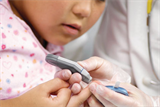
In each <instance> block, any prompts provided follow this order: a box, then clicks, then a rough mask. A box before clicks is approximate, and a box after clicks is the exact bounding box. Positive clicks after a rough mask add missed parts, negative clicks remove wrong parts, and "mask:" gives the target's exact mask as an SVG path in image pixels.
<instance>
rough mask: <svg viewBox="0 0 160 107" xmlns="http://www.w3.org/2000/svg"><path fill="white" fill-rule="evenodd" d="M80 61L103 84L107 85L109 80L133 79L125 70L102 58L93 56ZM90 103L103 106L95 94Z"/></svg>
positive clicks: (127, 80)
mask: <svg viewBox="0 0 160 107" xmlns="http://www.w3.org/2000/svg"><path fill="white" fill-rule="evenodd" d="M78 63H79V64H80V65H81V66H82V67H83V68H84V69H86V70H87V71H88V72H89V73H90V75H91V76H92V78H93V81H95V80H96V81H97V80H98V81H99V82H100V83H102V84H103V85H106V84H107V83H108V81H119V82H128V83H130V81H131V77H130V76H129V75H128V74H127V73H126V72H125V71H123V70H122V69H120V68H119V67H117V66H115V65H113V64H112V63H110V62H108V61H106V60H104V59H102V58H99V57H91V58H89V59H87V60H84V61H80V62H78ZM88 103H89V105H90V106H91V105H93V106H98V107H99V106H102V105H101V103H100V102H99V101H98V100H97V98H95V96H93V95H92V96H91V97H90V98H89V100H88Z"/></svg>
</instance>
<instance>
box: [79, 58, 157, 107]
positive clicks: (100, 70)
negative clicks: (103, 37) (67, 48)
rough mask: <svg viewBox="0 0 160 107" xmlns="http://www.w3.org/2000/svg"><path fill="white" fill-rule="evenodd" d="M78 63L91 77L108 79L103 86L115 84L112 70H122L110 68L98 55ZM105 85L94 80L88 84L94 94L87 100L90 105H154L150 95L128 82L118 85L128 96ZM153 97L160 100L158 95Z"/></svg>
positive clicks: (125, 106)
mask: <svg viewBox="0 0 160 107" xmlns="http://www.w3.org/2000/svg"><path fill="white" fill-rule="evenodd" d="M91 62H92V63H91ZM79 64H80V65H81V66H83V67H84V68H85V69H86V70H87V71H88V72H89V73H90V74H91V76H92V77H93V78H98V79H100V80H103V79H108V80H109V81H105V86H107V85H111V86H114V85H115V83H116V81H117V80H112V78H113V76H114V75H115V74H116V73H114V72H121V73H122V71H119V70H118V71H116V70H112V67H113V64H111V63H110V62H108V61H106V60H104V59H102V58H99V57H91V58H89V59H87V60H84V61H81V62H79ZM125 76H126V77H127V76H128V75H126V74H124V75H123V77H121V78H124V77H125ZM118 79H120V78H118ZM110 80H111V81H110ZM121 80H123V79H121ZM118 81H119V80H118ZM105 86H104V84H102V83H101V82H95V81H94V82H92V83H91V84H89V89H90V91H91V92H92V94H93V95H94V96H93V95H92V96H91V97H90V98H89V99H88V100H87V101H88V104H89V106H90V107H104V106H105V107H131V106H132V107H142V106H143V107H147V106H148V107H153V106H154V105H153V101H152V100H151V96H148V95H147V94H145V93H144V92H142V91H141V90H140V89H138V88H137V87H135V86H133V85H131V84H129V83H126V82H125V81H123V82H121V83H120V85H119V87H122V88H124V89H126V90H127V92H128V94H129V96H125V95H122V94H119V93H117V92H115V91H112V90H110V89H108V88H106V87H105ZM153 99H154V100H155V101H157V103H158V102H159V101H160V96H155V97H153ZM100 102H101V103H100ZM102 104H103V105H102Z"/></svg>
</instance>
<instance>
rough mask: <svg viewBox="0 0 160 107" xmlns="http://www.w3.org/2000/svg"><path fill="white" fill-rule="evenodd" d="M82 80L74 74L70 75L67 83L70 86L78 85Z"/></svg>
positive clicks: (77, 74)
mask: <svg viewBox="0 0 160 107" xmlns="http://www.w3.org/2000/svg"><path fill="white" fill-rule="evenodd" d="M81 80H82V76H81V75H80V74H79V73H74V74H72V75H71V78H70V80H69V83H70V84H71V85H72V84H74V83H80V82H81Z"/></svg>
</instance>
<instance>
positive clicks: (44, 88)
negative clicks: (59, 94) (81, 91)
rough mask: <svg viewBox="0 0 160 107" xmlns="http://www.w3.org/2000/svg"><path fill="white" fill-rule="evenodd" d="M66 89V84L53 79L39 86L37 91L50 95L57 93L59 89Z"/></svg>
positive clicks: (67, 85)
mask: <svg viewBox="0 0 160 107" xmlns="http://www.w3.org/2000/svg"><path fill="white" fill-rule="evenodd" d="M67 87H69V84H68V83H67V82H65V81H63V80H61V79H59V78H55V79H53V80H50V81H48V82H46V83H43V84H40V85H39V90H41V92H47V93H48V94H50V93H54V92H56V91H58V90H59V89H61V88H67Z"/></svg>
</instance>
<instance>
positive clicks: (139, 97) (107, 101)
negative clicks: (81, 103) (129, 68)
mask: <svg viewBox="0 0 160 107" xmlns="http://www.w3.org/2000/svg"><path fill="white" fill-rule="evenodd" d="M107 85H112V86H114V85H115V82H108V83H107ZM89 87H90V90H91V92H92V93H93V94H94V96H95V97H96V98H97V99H98V100H99V101H100V102H101V103H102V104H103V105H104V106H107V107H131V106H132V107H141V106H142V107H145V106H147V107H154V106H153V102H152V99H151V97H150V96H148V95H146V94H145V93H143V92H142V91H141V90H139V89H138V88H136V87H135V86H133V85H131V84H128V83H121V84H120V87H123V88H125V89H126V90H127V91H128V94H129V96H125V95H122V94H119V93H117V92H114V91H112V90H110V89H108V88H106V87H105V86H103V85H101V84H97V83H95V82H93V83H91V84H90V86H89ZM95 102H97V100H96V99H93V98H91V99H89V105H90V106H96V105H95ZM96 104H98V103H96ZM99 105H100V104H99ZM100 106H102V105H100ZM97 107H98V106H97Z"/></svg>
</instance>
